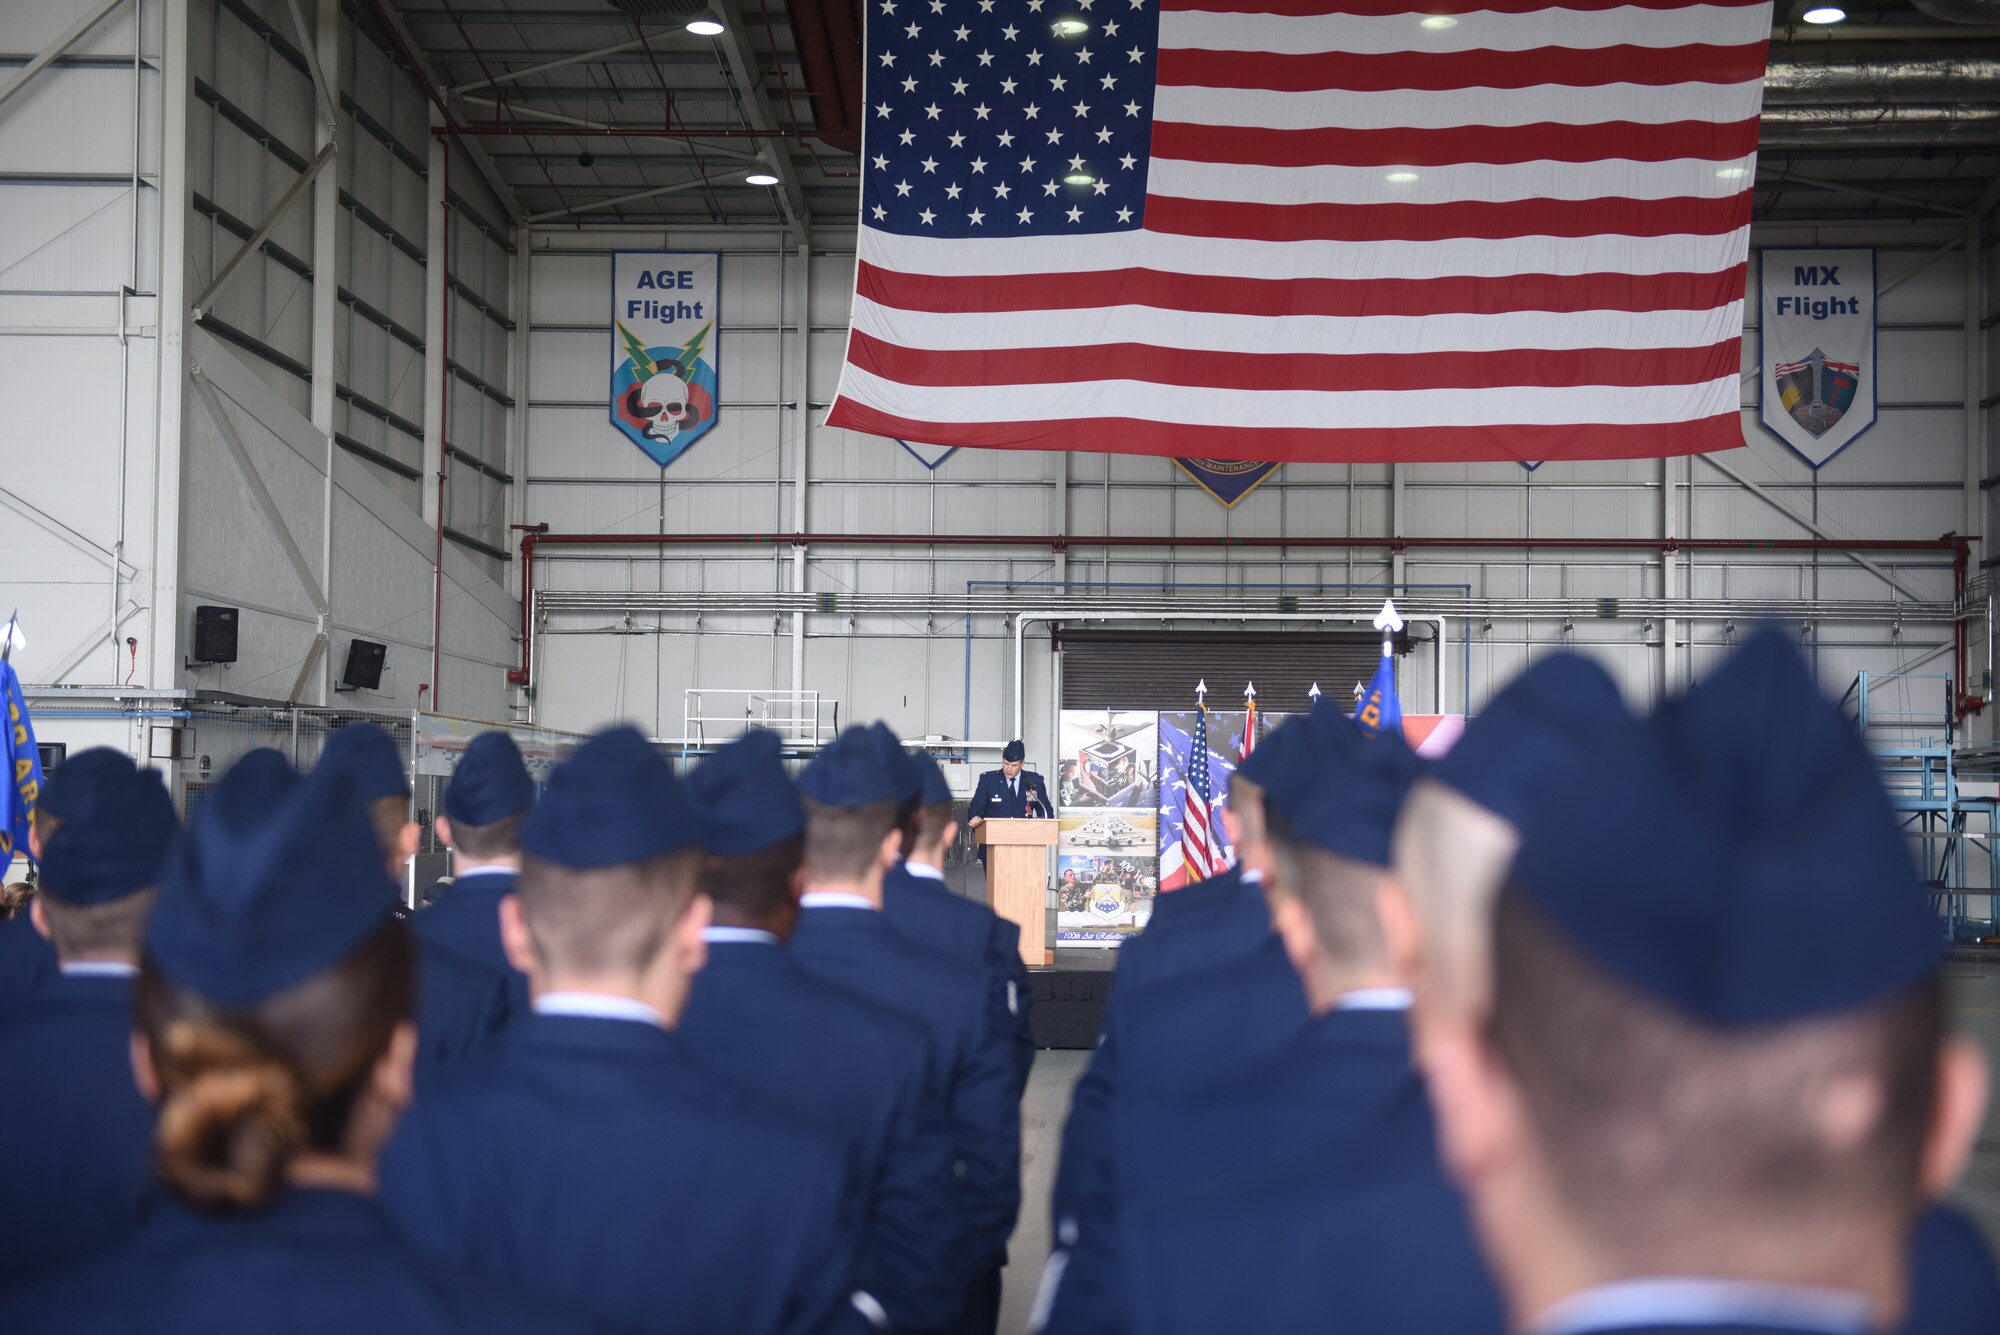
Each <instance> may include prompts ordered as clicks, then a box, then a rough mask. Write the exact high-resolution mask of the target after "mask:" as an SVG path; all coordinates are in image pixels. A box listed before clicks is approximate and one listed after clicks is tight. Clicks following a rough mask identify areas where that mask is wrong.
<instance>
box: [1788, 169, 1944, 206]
mask: <svg viewBox="0 0 2000 1335" xmlns="http://www.w3.org/2000/svg"><path fill="white" fill-rule="evenodd" d="M1757 170H1758V171H1760V172H1768V173H1770V174H1771V175H1772V176H1775V177H1777V178H1778V179H1779V180H1781V181H1784V182H1786V183H1787V184H1789V185H1798V186H1804V187H1805V188H1806V189H1808V190H1831V191H1833V192H1834V193H1835V194H1840V195H1857V196H1859V197H1860V198H1862V199H1873V200H1879V201H1880V202H1882V203H1884V204H1901V205H1903V206H1904V207H1905V208H1912V209H1928V210H1929V211H1930V212H1932V213H1942V214H1946V215H1948V216H1950V217H1953V218H1963V217H1964V216H1965V210H1964V209H1954V208H1952V207H1950V206H1949V205H1945V204H1932V203H1929V202H1927V201H1925V200H1921V199H1912V198H1910V197H1909V196H1908V195H1892V194H1889V193H1888V192H1886V191H1882V190H1870V189H1868V188H1867V187H1866V186H1859V185H1849V184H1848V183H1847V182H1845V181H1828V180H1825V179H1824V178H1822V177H1818V176H1802V175H1800V174H1799V173H1798V172H1795V171H1791V170H1789V169H1787V168H1784V167H1773V166H1770V165H1769V164H1767V163H1760V164H1758V167H1757ZM1942 183H1943V182H1940V184H1942Z"/></svg>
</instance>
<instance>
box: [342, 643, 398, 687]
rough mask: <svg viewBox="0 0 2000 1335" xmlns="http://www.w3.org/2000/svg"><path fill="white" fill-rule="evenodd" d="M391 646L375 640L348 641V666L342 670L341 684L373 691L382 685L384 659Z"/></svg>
mask: <svg viewBox="0 0 2000 1335" xmlns="http://www.w3.org/2000/svg"><path fill="white" fill-rule="evenodd" d="M388 653H389V646H388V645H386V644H377V643H376V642H375V641H373V640H349V641H348V642H347V666H346V667H344V668H342V669H341V671H340V684H341V685H342V686H346V687H348V688H350V689H352V690H357V691H373V690H378V689H380V687H381V685H382V666H383V659H384V658H386V657H387V656H388Z"/></svg>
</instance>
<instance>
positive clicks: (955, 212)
mask: <svg viewBox="0 0 2000 1335" xmlns="http://www.w3.org/2000/svg"><path fill="white" fill-rule="evenodd" d="M863 9H864V11H865V13H866V16H867V32H866V38H865V42H864V47H865V50H864V56H863V60H864V68H865V71H866V87H865V89H864V95H863V101H864V104H865V105H864V110H863V139H862V148H861V154H862V173H861V185H860V193H861V201H860V202H861V228H860V235H859V241H858V255H857V263H856V266H855V298H854V306H853V319H852V327H851V334H850V338H849V343H848V348H847V358H846V365H845V367H844V368H843V371H842V376H841V383H840V388H839V390H838V392H837V393H836V394H835V396H834V402H833V406H832V409H831V411H830V413H829V415H828V418H827V420H828V422H829V423H830V424H831V425H833V426H835V427H844V428H848V429H852V430H857V431H866V432H870V433H873V434H875V435H879V436H884V437H888V438H891V439H901V440H921V441H928V442H930V443H932V444H934V445H936V446H938V447H940V448H943V447H949V446H983V447H989V448H1005V449H1059V450H1080V451H1091V452H1101V451H1110V452H1113V453H1126V454H1154V455H1165V456H1170V457H1176V458H1180V459H1190V460H1208V459H1214V458H1216V457H1218V456H1225V455H1234V456H1237V457H1239V458H1247V459H1252V460H1261V461H1265V462H1268V463H1272V464H1277V463H1288V462H1298V461H1311V460H1321V461H1346V462H1359V461H1385V460H1387V461H1397V460H1400V461H1418V460H1515V461H1523V462H1539V461H1541V460H1544V459H1592V458H1630V457H1642V456H1659V455H1668V454H1683V453H1695V452H1706V451H1711V450H1718V449H1727V448H1733V447H1736V446H1740V445H1741V444H1742V443H1743V436H1742V425H1741V415H1740V412H1739V404H1738V400H1739V393H1738V380H1739V377H1740V375H1741V367H1740V364H1739V363H1740V359H1741V353H1740V344H1741V341H1742V330H1743V294H1744V283H1745V273H1746V259H1747V256H1748V250H1749V236H1750V232H1749V228H1750V205H1751V191H1752V185H1753V182H1754V176H1755V171H1756V152H1757V124H1758V114H1759V109H1760V107H1761V105H1762V97H1763V76H1764V66H1765V55H1766V48H1767V46H1768V43H1769V39H1770V30H1771V5H1770V2H1769V0H1707V2H1706V3H1695V2H1693V0H1636V2H1635V0H863Z"/></svg>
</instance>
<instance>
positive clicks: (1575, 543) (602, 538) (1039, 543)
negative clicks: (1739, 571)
mask: <svg viewBox="0 0 2000 1335" xmlns="http://www.w3.org/2000/svg"><path fill="white" fill-rule="evenodd" d="M514 527H515V528H516V529H518V530H520V533H521V666H520V667H519V668H516V669H513V670H510V671H509V672H508V673H507V681H508V684H510V685H514V686H523V687H525V686H527V685H529V684H530V683H531V681H532V676H531V666H532V665H531V664H530V663H529V645H530V643H531V638H530V634H529V632H530V629H531V627H530V624H529V608H530V606H531V605H532V604H533V602H534V593H535V548H537V547H538V546H543V545H559V546H564V547H740V546H746V545H748V546H787V547H812V546H831V547H1038V548H1045V549H1047V550H1048V551H1050V552H1055V553H1061V552H1067V551H1068V550H1069V549H1070V548H1072V547H1110V548H1120V547H1197V548H1200V547H1245V548H1297V549H1307V550H1310V549H1315V548H1318V549H1327V550H1333V551H1341V550H1349V549H1352V550H1378V551H1389V552H1405V551H1409V550H1410V549H1412V548H1450V549H1456V550H1460V551H1465V550H1472V551H1527V550H1529V549H1535V550H1559V551H1606V552H1615V551H1658V552H1668V553H1672V552H1680V551H1698V552H1718V551H1729V552H1753V551H1784V552H1950V553H1952V554H1953V568H1954V570H1955V571H1956V572H1957V576H1956V577H1957V583H1958V588H1959V592H1960V594H1961V595H1962V594H1963V592H1964V586H1965V568H1966V563H1967V561H1968V559H1969V557H1970V553H1971V546H1970V544H1969V543H1967V542H1966V540H1965V539H1964V538H1960V537H1957V536H1954V535H1952V534H1946V535H1945V536H1944V537H1942V538H1913V539H1908V540H1900V539H1894V538H1857V539H1854V540H1852V541H1848V542H1835V541H1831V540H1829V539H1825V538H1535V539H1527V538H1446V537H1422V538H1322V537H1311V538H1278V537H1257V538H1223V537H1216V538H1161V537H1158V536H1155V535H1151V534H1146V535H1134V534H1121V535H1107V536H1102V537H1077V536H1073V535H1072V536H1061V535H1055V534H1033V533H1002V534H994V535H979V534H971V533H941V534H933V535H925V534H908V533H551V532H549V526H548V525H547V524H516V525H514ZM1958 634H1959V639H1958V649H1959V654H1960V657H1961V660H1962V659H1963V656H1964V652H1965V632H1964V626H1963V624H1961V625H1960V626H1959V632H1958ZM1959 670H1960V675H1961V676H1963V673H1964V665H1963V662H1962V661H1961V664H1960V669H1959Z"/></svg>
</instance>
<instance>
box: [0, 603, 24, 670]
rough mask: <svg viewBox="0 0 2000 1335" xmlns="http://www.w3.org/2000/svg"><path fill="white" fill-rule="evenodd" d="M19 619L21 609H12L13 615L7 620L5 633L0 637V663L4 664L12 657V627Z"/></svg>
mask: <svg viewBox="0 0 2000 1335" xmlns="http://www.w3.org/2000/svg"><path fill="white" fill-rule="evenodd" d="M20 619H21V609H20V608H18V607H17V608H15V609H14V612H13V615H11V616H9V617H8V618H7V633H6V634H5V635H0V663H4V662H6V661H7V660H8V659H10V658H12V657H13V656H14V626H15V624H16V623H18V622H19V621H20Z"/></svg>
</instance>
